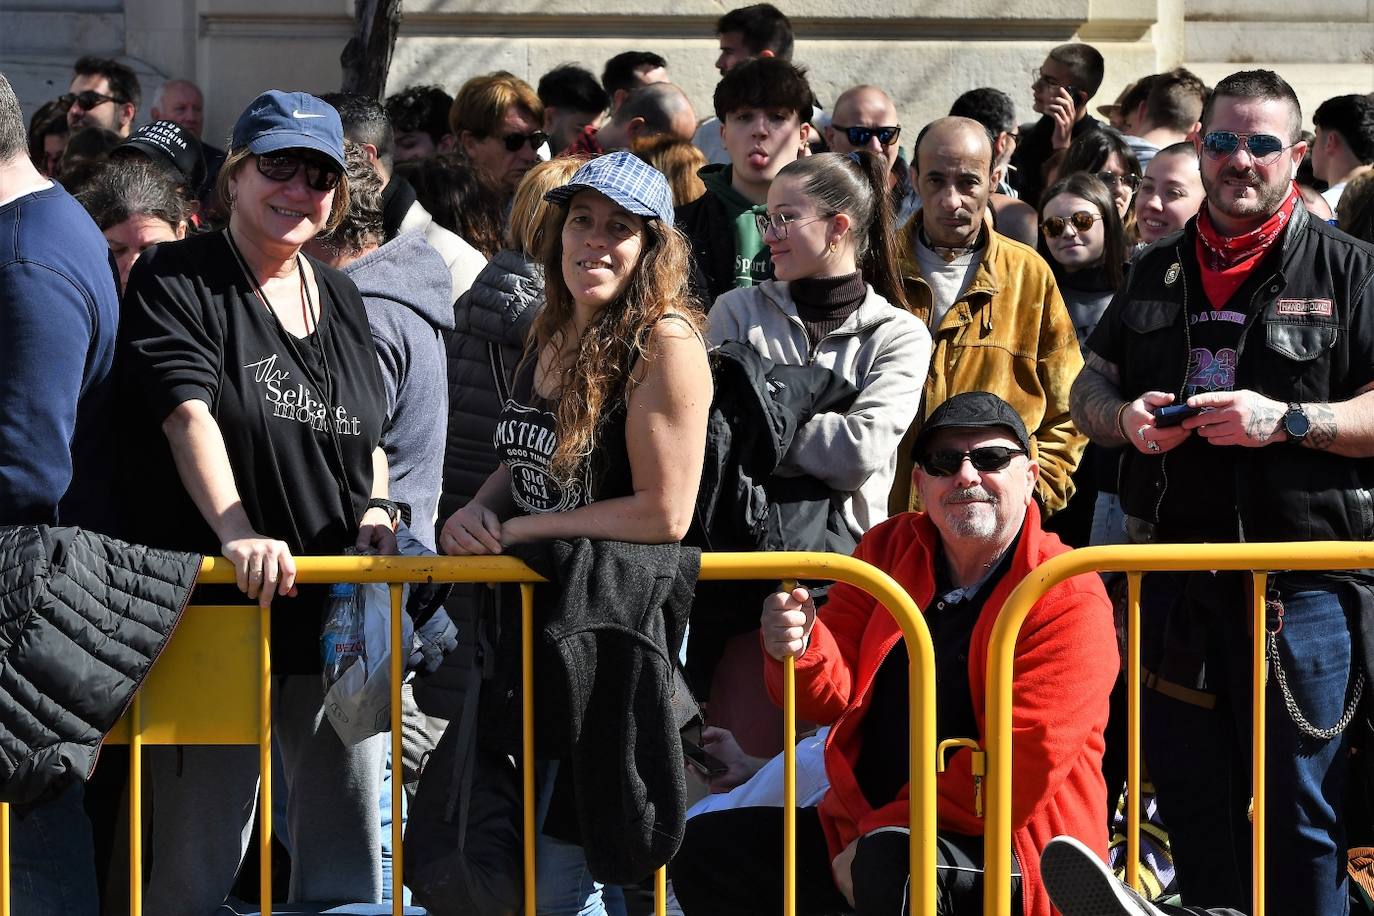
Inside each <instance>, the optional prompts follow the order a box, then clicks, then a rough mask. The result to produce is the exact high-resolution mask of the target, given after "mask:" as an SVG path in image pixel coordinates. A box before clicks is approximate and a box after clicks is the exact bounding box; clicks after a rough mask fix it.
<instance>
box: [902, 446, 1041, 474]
mask: <svg viewBox="0 0 1374 916" xmlns="http://www.w3.org/2000/svg"><path fill="white" fill-rule="evenodd" d="M1024 454H1026V453H1025V452H1024V451H1022V450H1021V449H1019V448H1010V447H1008V446H1005V445H982V446H979V447H978V448H974V449H969V450H968V451H967V452H961V451H959V450H958V449H940V450H939V451H936V452H931V453H930V454H928V455H926V456H925V457H924V458H920V459H918V460H917V462H916V463H917V464H919V465H920V466H921V468H922V469H923V470H924V471H925V472H926V473H927V474H929V475H930V476H932V477H948V476H950V475H951V474H957V473H959V468H960V467H961V466H963V463H964V459H965V458H967V459H968V460H969V462H970V463H971V464H972V465H973V467H974V469H975V470H976V471H978V472H979V473H980V474H988V473H991V472H993V471H1002V470H1006V467H1007V465H1009V464H1011V459H1013V458H1015V457H1016V456H1017V455H1024Z"/></svg>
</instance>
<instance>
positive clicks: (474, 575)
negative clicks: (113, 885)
mask: <svg viewBox="0 0 1374 916" xmlns="http://www.w3.org/2000/svg"><path fill="white" fill-rule="evenodd" d="M699 578H700V579H702V580H721V579H765V580H768V579H777V580H786V581H792V580H797V579H826V580H831V581H836V582H846V583H848V584H850V585H853V586H855V587H857V588H860V589H863V590H864V591H865V592H867V593H868V594H869V595H871V596H872V597H874V598H875V599H877V600H878V601H879V602H880V603H881V604H882V605H884V606H885V607H886V608H887V610H888V612H889V613H891V614H892V616H893V618H894V619H895V620H896V621H897V623H898V625H899V626H900V627H901V629H902V634H903V637H904V639H905V642H906V645H907V651H908V654H909V656H910V666H911V667H910V677H909V693H908V700H909V704H910V710H911V729H910V738H909V741H910V746H909V748H908V751H909V755H910V767H911V769H910V774H909V779H910V786H911V788H910V799H909V804H910V807H909V820H910V825H911V860H910V869H911V901H912V909H911V911H912V913H913V914H917V916H934V914H935V891H936V886H935V862H936V855H935V853H936V844H935V812H936V791H935V656H934V651H933V648H932V646H931V642H930V633H929V630H928V629H927V628H926V623H925V618H924V616H923V615H922V614H921V612H920V611H919V610H918V609H917V607H916V605H915V603H914V602H913V601H912V599H911V597H910V596H909V595H908V594H907V593H906V591H905V590H903V589H902V587H901V586H900V585H898V584H897V583H896V582H895V581H894V580H893V579H892V578H891V577H890V576H889V575H888V574H887V573H885V572H883V571H882V570H879V569H877V568H876V567H873V566H870V565H869V564H867V563H864V562H863V561H861V560H856V559H854V558H853V557H849V556H844V555H841V554H830V553H801V552H780V553H705V554H702V562H701V573H700V576H699ZM296 581H297V582H299V583H303V584H329V583H335V582H359V583H361V582H375V583H386V584H393V585H394V584H399V583H406V582H411V583H416V582H420V583H423V582H440V583H446V582H477V583H482V582H502V583H520V584H522V585H525V586H528V585H529V584H530V583H536V582H543V581H545V580H544V579H543V578H542V577H540V576H539V575H538V574H536V573H535V572H534V571H533V570H531V569H530V568H529V567H528V566H526V565H525V564H524V563H523V562H522V561H520V560H518V559H516V558H514V557H507V556H480V557H297V558H296ZM233 582H234V567H233V564H232V563H230V562H229V561H228V560H227V559H224V558H219V557H206V558H205V560H204V562H203V564H202V566H201V573H200V578H199V580H198V584H231V583H233ZM522 591H523V592H524V598H523V601H522V605H523V608H522V613H523V615H524V618H523V619H524V621H525V625H524V626H523V627H522V629H523V630H524V634H523V635H524V639H523V645H522V656H523V658H524V661H525V665H524V667H525V672H524V677H525V678H526V679H527V680H526V689H525V697H526V698H527V700H528V698H530V697H531V696H532V695H533V690H532V684H531V683H529V681H528V678H529V677H531V676H532V675H531V664H530V660H531V657H532V648H531V647H532V644H533V643H532V636H531V635H530V632H531V629H532V628H531V627H530V626H529V621H530V620H531V619H532V617H531V614H532V600H531V597H530V590H529V588H528V587H526V588H523V589H522ZM392 611H393V620H392V634H393V635H392V638H393V640H399V639H400V626H401V624H400V616H399V614H400V611H401V607H400V592H399V589H392ZM269 613H270V612H268V611H263V612H261V633H262V636H261V640H262V642H261V647H260V648H261V658H262V676H263V678H264V680H265V678H266V676H267V673H268V672H269V671H270V645H269V642H268V636H267V634H268V632H269V630H270V626H269ZM401 657H402V653H396V652H393V653H392V655H391V659H392V674H393V685H392V686H393V690H397V689H398V688H399V684H400V665H401ZM793 692H794V688H793V679H792V677H791V666H790V665H788V666H786V675H785V693H786V695H787V696H788V697H790V696H792V695H793ZM268 696H269V685H268V684H266V683H264V684H263V685H262V690H261V695H260V703H261V719H260V722H261V731H260V733H259V747H260V755H261V757H262V765H263V767H264V772H266V771H267V769H268V768H269V766H270V764H269V762H268V761H269V759H270V758H269V754H270V747H271V716H270V706H269V700H268ZM134 703H135V705H134V709H133V719H134V721H135V722H137V721H139V718H138V717H139V714H138V705H139V699H138V697H137V696H136V697H135V701H134ZM788 705H790V704H788ZM391 712H392V742H393V757H394V760H393V767H395V766H399V761H400V746H399V744H400V704H399V703H398V702H393V703H392V710H391ZM525 720H526V721H525V740H524V744H525V756H526V758H527V759H529V760H531V761H532V759H533V735H532V722H531V719H530V717H529V716H528V715H526V717H525ZM133 733H134V734H133V737H132V739H131V743H132V745H133V746H132V748H131V751H132V754H133V756H134V757H135V758H137V754H138V749H139V747H140V746H141V740H140V738H139V736H138V728H137V727H135V728H134V729H133ZM784 753H785V755H786V760H785V770H786V773H787V777H786V779H785V782H786V783H787V787H786V790H787V791H788V792H791V791H792V790H793V777H794V773H795V762H794V759H795V758H794V755H795V747H792V746H789V747H786V748H785V749H784ZM525 769H526V773H525V786H524V793H525V799H526V813H525V834H526V874H527V876H528V877H527V880H526V908H527V910H529V911H532V910H533V902H534V901H533V894H534V886H533V885H534V881H533V875H532V868H533V858H532V851H533V829H532V828H533V820H532V818H533V805H532V804H531V801H532V789H533V782H532V780H533V768H532V767H530V766H527V767H526V768H525ZM137 770H138V766H137V763H135V764H134V773H133V774H131V778H132V779H134V780H137V778H138V776H137ZM270 782H271V781H270V780H264V781H263V783H262V785H261V787H260V793H261V796H260V806H261V808H262V809H264V812H265V814H264V817H263V818H262V822H261V825H260V826H261V828H262V831H263V833H264V837H263V841H264V844H266V843H267V841H268V839H269V836H270V835H269V834H268V831H270V829H271V828H270V815H269V814H267V813H266V812H269V811H270V806H271V797H270V792H271V786H270ZM400 798H401V793H400V792H399V791H397V792H393V794H392V802H393V806H394V808H399V804H400ZM400 828H401V818H400V812H399V810H394V811H393V820H392V830H393V852H392V854H393V860H392V862H393V868H394V882H395V886H397V887H399V886H400V885H401V884H402V883H403V873H402V872H403V867H404V866H403V863H402V851H403V847H402V844H401V837H400ZM132 832H133V833H136V832H137V826H136V824H135V825H133V831H132ZM2 839H3V838H0V845H2ZM131 839H132V837H131ZM132 841H133V842H134V843H135V844H137V842H138V841H137V840H136V839H133V840H132ZM790 845H791V844H789V849H790ZM135 848H137V845H135ZM264 848H266V846H264ZM135 858H136V857H135ZM131 871H132V873H133V875H134V876H135V877H134V878H133V881H134V884H135V887H136V886H137V877H136V876H137V875H138V874H139V871H138V868H137V865H136V863H134V862H131ZM793 875H794V872H793V871H792V870H789V881H788V885H789V886H788V888H787V889H786V891H785V896H786V897H787V899H788V900H789V902H790V901H792V900H793V899H794V888H793V887H792V886H791V885H792V882H791V880H790V879H791V877H792V876H793ZM662 881H663V871H662V869H660V871H659V874H658V876H657V882H658V886H659V890H660V893H659V894H658V907H659V910H658V911H659V912H660V913H661V912H663V910H662V906H663V895H662V893H661V888H662ZM269 882H270V871H269V870H266V869H265V870H264V874H263V875H262V895H263V900H264V901H267V900H270V892H271V888H270V883H269ZM131 892H132V894H133V895H134V899H135V901H137V900H138V897H139V894H138V891H137V890H136V889H131ZM395 897H396V899H395V901H394V910H393V911H394V912H396V913H399V912H400V910H401V904H400V897H401V895H400V894H399V893H398V894H396V895H395ZM5 903H6V901H5V900H3V899H0V914H3V913H4V912H5V911H6V907H5ZM263 908H264V912H267V911H269V908H270V905H269V904H266V903H265V902H264V907H263ZM134 911H135V912H138V911H139V904H138V903H137V902H135V906H134Z"/></svg>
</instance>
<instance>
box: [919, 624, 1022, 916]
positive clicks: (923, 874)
mask: <svg viewBox="0 0 1374 916" xmlns="http://www.w3.org/2000/svg"><path fill="white" fill-rule="evenodd" d="M918 620H921V618H918ZM903 638H905V635H904V636H903ZM906 649H907V654H908V655H909V656H910V662H909V664H910V669H909V670H908V671H907V709H908V713H907V714H908V716H909V717H910V719H909V721H908V727H907V730H908V732H909V734H910V737H909V744H908V746H907V755H908V759H909V760H910V761H911V771H910V773H908V774H907V779H908V781H909V783H910V788H909V791H908V797H907V804H908V810H907V819H908V821H909V822H910V824H911V851H910V856H911V859H910V862H908V867H909V868H910V873H911V914H912V916H917V914H919V916H935V891H936V886H935V805H936V800H935V748H936V744H937V742H936V738H935V650H934V648H933V647H932V646H931V642H930V638H929V637H926V638H925V639H907V641H906ZM918 674H919V675H920V676H919V677H918V676H917V675H918ZM985 810H986V809H985ZM984 823H985V824H986V821H985V822H984ZM1007 849H1008V851H1010V849H1011V846H1010V844H1008V846H1007ZM985 874H993V873H992V872H985ZM1007 874H1008V878H1007V880H1010V872H1008V873H1007ZM991 883H992V884H996V883H997V882H996V881H993V882H991ZM988 912H992V911H991V910H989V911H988Z"/></svg>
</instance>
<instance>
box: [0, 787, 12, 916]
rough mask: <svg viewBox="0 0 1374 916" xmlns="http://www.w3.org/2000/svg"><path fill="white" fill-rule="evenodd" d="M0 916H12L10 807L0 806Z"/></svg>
mask: <svg viewBox="0 0 1374 916" xmlns="http://www.w3.org/2000/svg"><path fill="white" fill-rule="evenodd" d="M0 916H10V806H9V805H7V804H0Z"/></svg>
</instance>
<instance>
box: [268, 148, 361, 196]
mask: <svg viewBox="0 0 1374 916" xmlns="http://www.w3.org/2000/svg"><path fill="white" fill-rule="evenodd" d="M301 166H305V183H306V184H308V185H309V186H310V187H311V188H313V189H314V190H316V191H332V190H334V189H335V188H337V187H338V186H339V178H340V176H341V173H340V172H339V167H338V166H337V165H336V164H335V163H333V162H328V161H321V160H319V159H316V158H314V157H310V158H306V157H305V156H302V155H300V154H298V153H281V154H274V155H270V156H259V157H258V173H259V174H261V175H262V177H264V178H267V179H270V180H271V181H290V180H291V179H292V178H295V177H296V172H298V171H300V168H301Z"/></svg>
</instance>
